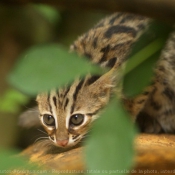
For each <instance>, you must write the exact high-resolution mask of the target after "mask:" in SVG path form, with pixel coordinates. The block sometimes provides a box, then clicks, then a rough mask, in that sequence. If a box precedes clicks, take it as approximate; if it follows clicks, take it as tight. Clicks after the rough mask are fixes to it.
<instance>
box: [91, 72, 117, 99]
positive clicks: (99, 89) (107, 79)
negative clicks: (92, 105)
mask: <svg viewBox="0 0 175 175" xmlns="http://www.w3.org/2000/svg"><path fill="white" fill-rule="evenodd" d="M117 72H118V71H117ZM118 81H119V75H118V73H116V69H111V70H110V71H108V72H107V73H105V74H103V75H102V76H100V77H99V78H98V79H97V80H96V81H95V82H94V83H92V84H91V85H90V88H91V89H92V90H93V92H95V93H97V94H99V95H100V96H103V95H106V93H111V92H112V91H113V90H114V88H115V87H116V82H118Z"/></svg>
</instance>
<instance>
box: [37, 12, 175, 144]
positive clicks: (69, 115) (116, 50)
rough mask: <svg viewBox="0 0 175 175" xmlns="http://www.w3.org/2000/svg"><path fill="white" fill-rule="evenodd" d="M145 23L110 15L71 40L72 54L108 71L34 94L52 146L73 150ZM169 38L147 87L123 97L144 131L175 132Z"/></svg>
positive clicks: (106, 98)
mask: <svg viewBox="0 0 175 175" xmlns="http://www.w3.org/2000/svg"><path fill="white" fill-rule="evenodd" d="M149 23H150V20H149V19H148V18H145V17H142V16H135V15H132V14H126V13H116V14H114V15H112V16H110V17H108V18H106V19H104V20H102V21H101V22H99V23H98V24H97V25H96V26H95V27H94V28H93V29H91V30H90V31H89V32H88V33H86V34H84V35H83V36H81V37H79V38H78V40H77V41H75V42H74V44H73V45H72V46H71V50H72V51H76V52H77V53H78V54H80V55H85V56H87V58H89V59H90V60H91V61H92V62H93V63H97V64H99V65H100V66H102V67H110V68H111V69H110V70H109V71H108V72H107V73H105V74H104V75H102V76H91V75H87V76H86V77H84V78H79V79H77V80H75V81H74V82H73V83H72V84H71V85H70V86H68V87H65V88H62V89H59V90H58V89H55V90H52V91H51V92H49V93H42V94H39V95H38V96H37V102H38V106H39V111H40V120H41V123H42V125H43V126H44V128H45V130H46V131H47V133H48V135H49V138H50V140H52V141H53V143H54V144H55V145H57V146H60V147H70V146H74V145H76V144H77V143H78V142H79V141H80V140H81V139H82V138H83V137H84V136H85V134H86V133H87V132H88V130H89V127H91V125H92V122H93V121H94V120H95V119H96V118H97V117H98V116H99V112H100V111H101V110H102V109H103V108H104V107H105V106H106V104H107V103H108V101H109V99H110V95H111V93H112V91H113V90H115V85H116V75H117V71H118V69H119V68H120V67H121V65H122V64H123V63H124V61H125V60H126V57H127V55H128V53H129V51H130V49H131V48H132V45H133V43H134V42H135V41H137V40H138V38H139V37H140V35H141V34H142V33H143V32H144V30H146V29H147V27H148V26H149ZM174 36H175V35H173V34H172V36H171V37H170V40H169V41H168V44H167V46H166V49H165V51H164V52H163V53H162V56H161V58H160V61H159V63H158V66H157V68H156V75H155V78H154V83H153V84H152V86H150V87H148V88H147V89H146V91H145V92H144V93H143V94H141V95H140V96H139V97H137V98H135V99H131V100H127V99H124V104H125V106H126V108H127V109H128V111H130V112H131V114H132V115H133V116H134V117H135V118H136V121H138V123H139V124H140V126H141V129H142V130H143V131H146V132H156V133H158V132H162V131H164V132H174V131H175V121H174V120H175V119H174V118H175V116H174V113H175V109H174V103H175V95H174V94H175V92H174V90H173V88H174V84H175V83H172V81H174V79H175V76H173V75H174V71H173V70H174V67H173V66H175V61H173V57H174V55H175V53H174V49H173V48H174V45H175V43H174V41H175V40H174ZM174 82H175V81H174ZM163 99H164V101H163ZM167 116H168V117H167ZM116 117H117V111H116ZM116 134H117V133H116Z"/></svg>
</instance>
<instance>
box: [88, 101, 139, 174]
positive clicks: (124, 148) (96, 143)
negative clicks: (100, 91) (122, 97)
mask: <svg viewBox="0 0 175 175" xmlns="http://www.w3.org/2000/svg"><path fill="white" fill-rule="evenodd" d="M135 134H136V130H135V128H134V125H133V123H132V122H131V120H129V116H128V115H127V113H126V112H125V111H124V110H123V108H122V106H121V103H120V102H119V101H118V100H115V101H113V102H112V103H110V104H109V105H108V107H107V109H106V110H105V112H104V114H103V115H102V116H101V117H100V118H99V119H98V121H96V123H95V126H94V127H93V130H92V135H91V137H90V138H89V140H88V141H87V148H86V158H87V167H88V168H87V169H88V170H89V171H87V174H88V173H91V174H94V175H95V174H104V172H105V173H107V174H110V173H111V174H112V172H113V174H123V173H124V172H122V170H128V171H129V168H131V166H132V161H133V156H134V150H133V139H134V136H135Z"/></svg>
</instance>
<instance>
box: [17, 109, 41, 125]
mask: <svg viewBox="0 0 175 175" xmlns="http://www.w3.org/2000/svg"><path fill="white" fill-rule="evenodd" d="M18 125H19V126H21V127H23V128H31V127H38V126H41V123H40V120H39V110H38V107H34V108H31V109H29V110H27V111H25V112H23V113H22V114H21V115H20V116H19V121H18Z"/></svg>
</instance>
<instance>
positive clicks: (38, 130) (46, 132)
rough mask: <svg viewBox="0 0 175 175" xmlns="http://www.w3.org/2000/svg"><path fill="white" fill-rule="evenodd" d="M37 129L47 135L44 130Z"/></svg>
mask: <svg viewBox="0 0 175 175" xmlns="http://www.w3.org/2000/svg"><path fill="white" fill-rule="evenodd" d="M37 130H38V131H40V132H42V133H44V134H46V135H47V132H45V131H43V130H41V129H37Z"/></svg>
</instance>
